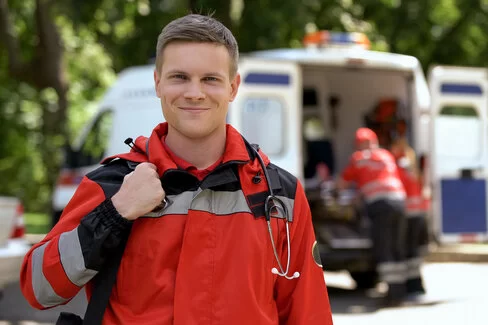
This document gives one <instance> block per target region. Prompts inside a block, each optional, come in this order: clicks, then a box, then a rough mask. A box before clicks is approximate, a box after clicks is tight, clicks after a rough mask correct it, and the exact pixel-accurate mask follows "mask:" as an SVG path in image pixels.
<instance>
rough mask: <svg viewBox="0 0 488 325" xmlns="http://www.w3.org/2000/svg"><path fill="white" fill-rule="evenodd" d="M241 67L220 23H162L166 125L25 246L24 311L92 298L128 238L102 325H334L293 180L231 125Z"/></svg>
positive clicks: (105, 170) (90, 179)
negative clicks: (110, 261)
mask: <svg viewBox="0 0 488 325" xmlns="http://www.w3.org/2000/svg"><path fill="white" fill-rule="evenodd" d="M237 62H238V48H237V43H236V40H235V38H234V36H233V35H232V33H231V32H230V31H229V30H228V29H227V28H226V27H225V26H223V25H222V24H221V23H220V22H218V21H216V20H215V19H213V18H211V17H208V16H201V15H194V14H192V15H187V16H184V17H182V18H179V19H176V20H174V21H172V22H171V23H169V24H168V25H166V27H165V28H164V29H163V30H162V32H161V34H160V35H159V38H158V43H157V58H156V69H155V71H154V81H155V89H156V93H157V96H158V97H159V99H160V100H161V106H162V111H163V115H164V117H165V120H166V121H167V122H165V123H161V124H159V125H157V126H156V127H155V128H154V130H153V132H152V134H151V135H150V136H149V138H144V137H139V138H137V139H136V141H135V145H133V147H132V149H131V151H130V153H127V154H121V155H118V159H114V158H115V157H112V158H109V159H106V160H105V161H104V166H102V167H100V168H98V169H96V170H95V171H93V172H91V173H89V174H87V176H85V177H84V179H83V181H82V183H81V184H80V186H79V188H78V189H77V191H76V193H75V195H74V197H73V198H72V200H71V201H70V203H69V204H68V205H67V207H66V209H65V210H64V213H63V215H62V216H61V219H60V221H59V223H58V224H57V225H56V226H55V227H54V228H53V229H52V230H51V231H50V232H49V234H47V236H46V237H45V238H44V239H43V240H42V241H41V242H40V243H38V244H36V245H34V246H33V247H32V249H31V250H30V252H29V253H28V254H27V256H26V257H25V260H24V263H23V267H22V271H21V287H22V292H23V295H24V296H25V297H26V299H27V300H28V301H29V303H30V304H31V305H32V306H33V307H35V308H38V309H47V308H51V307H54V306H57V305H61V304H65V303H67V302H68V301H69V300H70V299H71V298H73V297H74V296H75V295H76V294H77V293H78V292H79V290H80V289H82V288H83V287H86V289H87V295H88V297H90V294H91V292H92V290H93V285H94V283H93V281H91V280H92V279H93V278H94V277H96V275H97V273H98V272H99V271H100V270H101V269H102V268H104V265H105V263H106V262H107V259H108V258H109V257H110V256H111V254H112V253H113V251H114V250H115V249H116V248H117V247H118V246H119V245H121V242H122V240H121V238H123V237H124V236H128V241H127V246H126V247H125V251H124V255H123V257H122V260H121V264H120V267H119V269H118V273H117V279H116V283H115V286H114V290H113V291H112V292H111V296H110V300H109V303H108V307H107V308H106V310H105V313H104V316H103V324H104V325H110V324H114V325H115V324H118V325H119V324H152V325H197V324H198V325H207V324H208V325H209V324H233V325H248V324H255V325H258V324H259V325H285V324H286V325H304V324H307V325H331V324H332V317H331V310H330V306H329V300H328V295H327V289H326V285H325V282H324V274H323V270H322V267H321V264H320V255H319V252H318V250H317V244H316V240H315V236H314V230H313V226H312V219H311V215H310V209H309V207H308V204H307V199H306V197H305V194H304V190H303V188H302V185H301V184H300V182H299V181H298V180H297V178H295V177H294V176H292V175H291V174H289V173H288V172H286V171H285V170H283V169H281V168H279V167H277V166H275V165H273V164H272V163H270V161H269V159H268V158H267V157H266V155H265V154H264V153H263V152H261V151H260V150H258V149H257V148H256V147H253V146H251V145H250V144H248V143H247V142H246V141H245V139H244V138H243V136H242V135H240V134H239V133H238V132H237V131H236V130H235V129H234V128H233V127H232V126H230V125H228V124H226V115H227V111H228V106H229V103H230V102H232V101H233V100H234V98H235V96H236V95H237V90H238V87H239V84H240V81H241V76H240V75H239V74H238V73H237ZM136 108H137V107H135V108H134V109H136ZM134 123H137V121H134ZM155 124H157V122H156V121H155ZM120 141H124V139H121V140H120ZM258 152H259V153H258ZM260 159H261V160H260ZM136 163H138V164H137V165H136ZM134 166H135V167H134ZM263 166H267V167H266V168H265V167H263ZM268 169H269V171H268V173H269V175H268V176H269V178H270V179H269V180H268V179H267V178H268V177H265V176H266V175H265V173H264V171H266V170H268ZM273 183H274V185H276V186H273V188H272V189H271V190H273V189H274V190H273V193H274V198H273V199H272V201H271V203H270V206H272V207H274V206H275V205H276V204H281V205H282V209H278V210H277V209H275V210H273V211H274V212H273V213H271V214H267V216H269V220H268V217H266V218H265V217H264V215H265V209H264V207H265V204H264V203H265V199H266V198H267V197H268V195H270V193H271V190H270V188H269V186H271V185H273ZM278 200H279V201H278ZM280 202H281V203H280ZM159 206H161V208H159ZM163 206H164V207H163ZM155 208H157V209H156V211H153V210H154V209H155ZM268 222H269V223H268ZM268 225H270V228H268ZM270 233H271V236H270ZM271 239H273V240H271ZM274 246H275V247H276V250H277V252H276V254H275V252H274ZM288 254H290V256H289V258H288ZM278 261H280V262H281V265H279V264H278ZM288 264H289V265H288ZM285 275H286V277H285Z"/></svg>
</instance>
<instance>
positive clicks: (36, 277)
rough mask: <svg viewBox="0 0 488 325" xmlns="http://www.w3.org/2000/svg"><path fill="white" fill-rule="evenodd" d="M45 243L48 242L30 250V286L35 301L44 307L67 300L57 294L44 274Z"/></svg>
mask: <svg viewBox="0 0 488 325" xmlns="http://www.w3.org/2000/svg"><path fill="white" fill-rule="evenodd" d="M47 245H48V243H45V244H44V245H42V246H39V247H37V248H36V249H35V250H34V251H33V252H32V288H33V291H34V296H35V297H36V299H37V302H38V303H39V304H40V305H42V306H43V307H45V308H48V307H53V306H56V305H59V304H62V303H64V302H66V301H67V300H68V299H64V298H62V297H60V296H58V295H57V294H56V293H55V292H54V290H53V288H52V286H51V284H50V283H49V282H48V281H47V279H46V277H45V276H44V273H43V270H42V265H43V260H44V250H45V249H46V246H47Z"/></svg>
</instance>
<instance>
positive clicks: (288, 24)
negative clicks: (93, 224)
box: [0, 0, 488, 212]
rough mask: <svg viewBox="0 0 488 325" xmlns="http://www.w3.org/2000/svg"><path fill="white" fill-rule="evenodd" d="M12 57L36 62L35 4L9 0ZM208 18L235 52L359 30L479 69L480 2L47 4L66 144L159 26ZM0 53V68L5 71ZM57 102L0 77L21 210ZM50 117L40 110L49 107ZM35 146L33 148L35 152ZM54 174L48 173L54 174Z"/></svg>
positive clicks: (8, 167)
mask: <svg viewBox="0 0 488 325" xmlns="http://www.w3.org/2000/svg"><path fill="white" fill-rule="evenodd" d="M8 3H9V6H10V12H11V17H10V18H11V19H12V21H13V22H14V30H15V32H16V33H17V35H18V41H19V46H20V49H21V58H22V60H24V61H26V62H27V61H29V60H31V59H32V58H34V57H35V55H36V52H35V50H34V46H35V45H36V44H37V42H38V41H39V40H38V38H37V36H36V31H37V30H38V26H37V25H36V19H35V15H34V13H35V9H36V1H35V0H24V1H8ZM190 11H191V12H198V13H204V14H207V13H210V12H213V13H214V16H215V17H216V18H218V19H219V20H221V21H223V22H224V23H225V24H226V25H227V26H228V27H229V28H231V29H232V31H233V32H234V33H235V35H236V37H237V39H238V41H239V46H240V50H241V52H248V51H253V50H261V49H270V48H278V47H299V46H301V40H302V38H303V36H304V35H305V33H306V31H310V30H317V29H328V30H335V31H350V32H353V31H356V32H364V33H366V34H367V35H368V37H369V38H370V39H371V40H372V49H375V50H380V51H393V52H397V53H405V54H410V55H413V56H416V57H417V58H419V59H420V61H421V62H422V65H423V67H424V68H425V69H427V68H428V67H429V66H430V65H432V64H436V63H442V64H453V65H469V66H485V65H486V59H485V58H486V57H487V55H488V39H487V38H486V36H485V34H486V31H487V30H488V19H487V18H488V1H486V0H431V1H425V0H409V1H405V0H404V1H402V0H361V1H358V0H303V1H283V0H253V1H245V0H187V1H177V0H85V1H61V2H59V3H56V5H55V7H54V11H53V12H52V16H51V17H52V19H54V21H55V23H56V27H57V28H58V30H59V32H60V34H61V36H62V39H63V46H64V49H63V51H64V53H63V54H64V64H65V69H66V72H67V79H68V82H69V89H68V100H69V111H68V116H67V119H68V120H67V121H65V123H66V124H67V125H68V131H69V132H68V136H69V140H72V139H74V137H75V136H76V134H78V132H79V131H80V128H81V126H82V125H83V124H84V122H85V121H86V120H87V119H88V117H90V116H91V115H92V114H93V112H94V108H95V103H96V101H97V100H98V99H99V98H100V96H101V95H102V94H103V92H104V91H105V90H106V89H107V87H108V86H109V85H110V84H111V83H112V82H113V81H114V79H115V76H116V73H117V72H119V71H121V70H122V69H124V68H126V67H128V66H132V65H139V64H146V63H147V62H148V61H149V60H151V59H153V58H154V57H155V46H156V39H157V36H158V34H159V33H160V31H161V29H162V27H163V26H164V25H165V24H167V23H168V22H169V21H171V20H172V19H174V18H176V17H179V16H181V15H183V14H186V13H188V12H190ZM7 67H8V58H7V54H6V52H5V51H4V50H3V49H2V48H0V71H8V69H7ZM57 101H58V95H57V94H56V92H55V91H54V90H53V89H51V88H46V89H42V90H38V89H34V88H33V87H32V86H31V85H28V84H26V83H23V82H20V81H18V80H16V79H14V78H11V77H8V76H7V75H6V74H0V123H1V125H2V128H0V137H1V139H2V141H1V142H0V173H1V174H2V182H1V183H0V193H1V194H15V195H19V196H20V197H21V198H22V199H23V201H24V203H25V204H26V207H27V209H28V210H29V211H45V212H47V211H48V207H49V200H50V196H51V190H52V185H53V175H51V174H52V171H51V170H50V169H49V168H51V167H48V166H52V164H48V163H47V162H46V158H45V157H46V153H45V152H44V153H43V152H41V150H50V151H49V156H50V157H51V159H53V160H54V161H57V160H59V159H60V153H61V152H60V151H61V149H60V148H59V146H58V148H57V149H56V144H57V143H59V144H61V143H63V142H64V139H63V138H60V136H59V135H56V134H54V135H49V136H48V135H47V134H45V126H46V125H49V122H50V121H48V120H45V119H49V118H50V115H48V114H47V115H46V114H43V112H45V111H46V108H51V107H52V108H55V107H56V103H57ZM48 110H49V109H48ZM41 148H42V149H41ZM54 177H55V175H54Z"/></svg>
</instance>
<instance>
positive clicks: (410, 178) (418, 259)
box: [397, 155, 428, 297]
mask: <svg viewBox="0 0 488 325" xmlns="http://www.w3.org/2000/svg"><path fill="white" fill-rule="evenodd" d="M414 163H415V162H411V161H410V160H409V159H408V158H407V156H406V155H401V156H399V157H398V158H397V164H398V167H399V171H400V178H401V180H402V182H403V185H404V187H405V191H406V194H407V200H406V204H405V210H406V219H407V226H406V228H407V230H406V232H405V233H406V235H405V239H406V248H405V251H406V263H407V276H406V280H407V282H406V286H407V294H408V295H410V296H414V297H415V296H421V295H422V294H424V293H425V288H424V285H423V281H422V274H421V270H420V268H421V266H422V260H423V256H424V254H425V251H426V245H427V241H428V238H427V237H428V236H427V220H426V211H427V209H426V208H427V207H426V200H425V199H424V198H423V196H422V188H421V184H420V181H419V178H418V176H417V174H416V172H415V171H416V168H415V165H414Z"/></svg>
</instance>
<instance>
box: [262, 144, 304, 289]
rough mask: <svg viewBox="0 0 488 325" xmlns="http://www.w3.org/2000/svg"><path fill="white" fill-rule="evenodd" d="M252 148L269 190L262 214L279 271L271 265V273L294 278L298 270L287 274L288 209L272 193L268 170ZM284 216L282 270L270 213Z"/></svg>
mask: <svg viewBox="0 0 488 325" xmlns="http://www.w3.org/2000/svg"><path fill="white" fill-rule="evenodd" d="M253 150H254V151H255V153H256V156H257V157H258V159H259V163H260V164H261V168H262V169H263V173H264V177H265V178H266V183H267V184H268V190H269V195H268V197H267V198H266V201H264V216H265V219H266V223H267V224H268V233H269V239H270V240H271V246H272V247H273V253H274V256H275V259H276V262H277V263H278V267H279V271H278V269H277V268H276V267H273V268H272V269H271V273H273V274H276V275H279V276H282V277H284V278H286V279H288V280H293V279H296V278H298V277H299V276H300V273H299V272H295V273H293V275H291V276H289V275H288V272H289V269H290V228H289V225H288V224H289V220H288V210H287V209H286V206H285V204H284V203H283V201H282V200H280V199H279V198H278V197H277V196H275V195H274V193H273V189H272V187H271V185H270V184H271V182H270V178H269V175H268V171H267V170H266V165H265V164H264V161H263V159H262V158H261V156H260V155H259V153H258V151H257V150H256V149H255V148H253ZM280 213H281V215H283V216H284V219H285V226H286V241H287V247H288V258H287V262H286V270H283V266H282V265H281V262H280V258H279V257H278V253H277V251H276V245H275V242H274V239H273V230H272V229H271V216H272V214H277V215H279V214H280Z"/></svg>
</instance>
